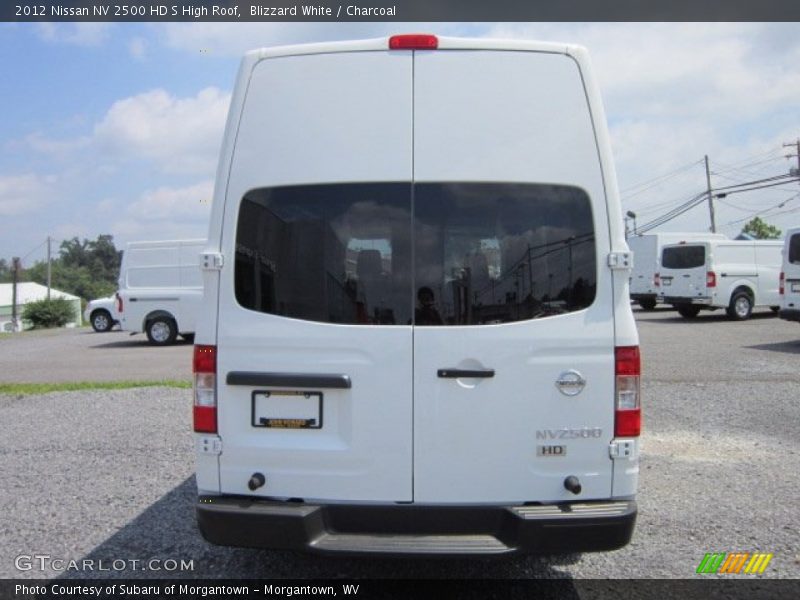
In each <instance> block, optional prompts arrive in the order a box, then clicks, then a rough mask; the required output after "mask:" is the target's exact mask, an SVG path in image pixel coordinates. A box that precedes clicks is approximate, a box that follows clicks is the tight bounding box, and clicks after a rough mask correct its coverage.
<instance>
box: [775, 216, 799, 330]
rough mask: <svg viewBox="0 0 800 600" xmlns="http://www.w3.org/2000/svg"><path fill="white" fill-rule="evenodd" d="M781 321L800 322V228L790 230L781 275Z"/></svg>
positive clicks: (784, 249)
mask: <svg viewBox="0 0 800 600" xmlns="http://www.w3.org/2000/svg"><path fill="white" fill-rule="evenodd" d="M780 293H781V310H780V316H781V319H786V320H787V321H800V227H795V228H794V229H789V230H788V231H787V232H786V239H785V241H784V244H783V267H782V268H781V275H780Z"/></svg>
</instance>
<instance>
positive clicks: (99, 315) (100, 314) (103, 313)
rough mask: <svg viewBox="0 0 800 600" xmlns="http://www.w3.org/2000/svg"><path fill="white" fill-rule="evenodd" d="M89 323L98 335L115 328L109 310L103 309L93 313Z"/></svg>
mask: <svg viewBox="0 0 800 600" xmlns="http://www.w3.org/2000/svg"><path fill="white" fill-rule="evenodd" d="M89 323H91V325H92V329H94V330H95V331H96V332H97V333H105V332H106V331H111V328H112V327H114V319H112V318H111V314H110V313H109V312H108V311H107V310H101V309H98V310H96V311H94V312H92V314H91V316H90V317H89Z"/></svg>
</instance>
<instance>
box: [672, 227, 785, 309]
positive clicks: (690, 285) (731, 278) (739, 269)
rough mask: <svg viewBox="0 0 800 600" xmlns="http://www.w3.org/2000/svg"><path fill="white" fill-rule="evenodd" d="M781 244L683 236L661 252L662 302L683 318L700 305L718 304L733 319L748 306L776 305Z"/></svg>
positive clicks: (703, 307) (717, 306)
mask: <svg viewBox="0 0 800 600" xmlns="http://www.w3.org/2000/svg"><path fill="white" fill-rule="evenodd" d="M782 247H783V242H780V241H772V240H755V241H754V240H707V241H692V240H683V241H680V242H678V243H677V244H669V245H666V246H664V247H663V248H662V250H661V272H660V279H661V289H662V290H663V293H664V302H666V303H667V304H672V305H673V306H674V307H675V308H676V309H677V310H678V312H679V313H680V315H681V316H682V317H684V318H687V319H691V318H694V317H696V316H697V315H698V313H699V312H700V310H701V309H711V310H714V309H717V308H724V309H725V311H726V312H727V314H728V317H729V318H730V319H732V320H735V321H743V320H745V319H749V318H750V315H751V313H752V312H753V308H755V307H757V306H768V307H770V308H772V309H773V310H774V311H775V312H777V309H778V306H779V305H780V296H779V294H778V275H779V273H780V268H781V248H782Z"/></svg>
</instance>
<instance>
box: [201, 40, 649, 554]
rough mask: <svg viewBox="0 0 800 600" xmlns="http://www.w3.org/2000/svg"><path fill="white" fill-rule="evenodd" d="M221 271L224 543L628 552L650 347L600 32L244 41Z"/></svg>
mask: <svg viewBox="0 0 800 600" xmlns="http://www.w3.org/2000/svg"><path fill="white" fill-rule="evenodd" d="M203 264H204V265H205V266H204V271H203V272H204V282H205V288H204V290H205V293H204V295H203V309H202V315H201V319H200V320H199V323H198V330H197V338H196V345H195V349H194V372H195V389H194V430H195V432H196V436H195V438H196V449H197V486H198V490H199V501H198V504H197V516H198V523H199V527H200V530H201V532H202V534H203V535H204V536H205V538H206V539H207V540H209V541H211V542H214V543H217V544H224V545H233V546H251V547H270V548H295V549H305V550H309V551H313V552H320V553H348V554H357V555H359V554H361V555H386V554H415V555H418V556H419V555H443V554H454V555H498V554H504V553H513V552H537V553H539V552H577V551H592V550H610V549H614V548H619V547H621V546H624V545H625V544H626V543H628V541H629V539H630V537H631V535H632V532H633V527H634V521H635V516H636V502H635V494H636V487H637V480H638V472H639V466H638V455H639V432H640V423H641V412H640V410H641V409H640V399H639V375H640V360H639V347H638V336H637V332H636V326H635V322H634V319H633V313H632V311H631V306H630V300H629V296H628V275H629V272H630V268H629V264H630V252H629V251H628V247H627V245H626V244H625V237H624V232H623V230H622V217H621V211H620V204H619V198H618V193H617V185H616V178H615V174H614V170H613V164H612V158H611V151H610V146H609V140H608V132H607V128H606V119H605V116H604V114H603V109H602V105H601V101H600V96H599V92H598V88H597V85H596V83H595V81H594V78H593V75H592V72H591V69H590V66H589V59H588V56H587V54H586V51H585V50H583V49H582V48H579V47H577V46H570V45H566V44H553V43H536V42H526V41H520V40H485V39H481V40H471V39H457V38H443V37H435V36H431V35H402V36H393V37H391V38H389V39H387V38H382V39H373V40H366V41H354V42H341V43H320V44H314V45H307V46H306V45H304V46H291V47H285V48H274V49H262V50H255V51H252V52H249V53H248V54H247V55H246V56H245V58H244V60H243V62H242V65H241V67H240V70H239V76H238V79H237V82H236V85H235V88H234V92H233V98H232V102H231V108H230V114H229V117H228V124H227V128H226V131H225V136H224V140H223V146H222V154H221V158H220V163H219V169H218V171H217V179H216V188H215V192H214V202H213V205H212V213H211V220H210V227H209V240H208V246H207V248H206V251H205V254H204V257H203Z"/></svg>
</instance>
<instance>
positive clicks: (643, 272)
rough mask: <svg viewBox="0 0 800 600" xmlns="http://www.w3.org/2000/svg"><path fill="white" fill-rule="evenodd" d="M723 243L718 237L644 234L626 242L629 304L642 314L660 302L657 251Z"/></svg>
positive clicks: (719, 235)
mask: <svg viewBox="0 0 800 600" xmlns="http://www.w3.org/2000/svg"><path fill="white" fill-rule="evenodd" d="M713 239H720V240H724V239H727V238H726V237H725V236H724V235H722V234H721V233H707V232H695V233H676V232H664V233H648V234H646V235H634V236H631V237H629V238H628V246H629V247H630V249H631V251H632V252H633V271H632V272H631V300H633V301H635V302H638V304H639V306H641V307H642V308H643V309H645V310H653V309H654V308H655V307H656V306H657V305H658V303H659V302H661V301H662V298H663V290H662V289H661V277H660V275H659V269H660V268H661V248H662V247H663V246H664V244H669V243H674V242H679V241H681V240H693V241H700V240H713Z"/></svg>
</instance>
